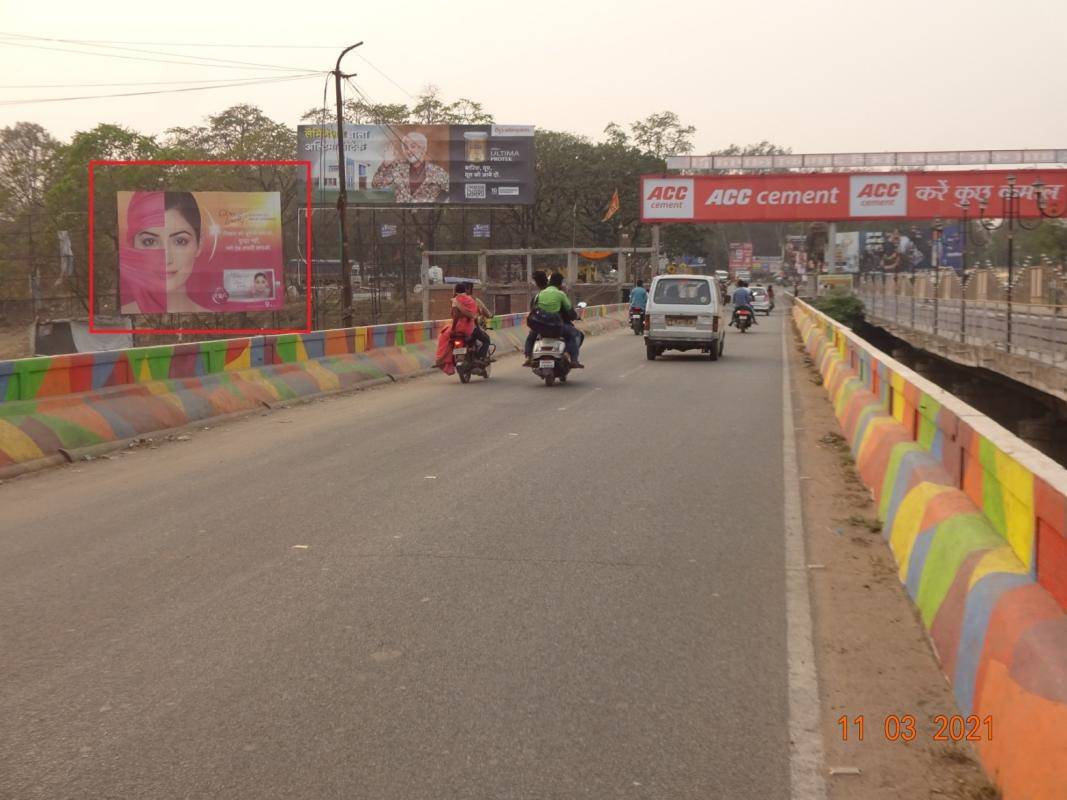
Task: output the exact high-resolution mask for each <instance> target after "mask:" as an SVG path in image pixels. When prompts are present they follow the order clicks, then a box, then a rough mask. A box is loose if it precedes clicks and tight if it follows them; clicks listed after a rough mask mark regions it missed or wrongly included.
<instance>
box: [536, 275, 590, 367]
mask: <svg viewBox="0 0 1067 800" xmlns="http://www.w3.org/2000/svg"><path fill="white" fill-rule="evenodd" d="M562 287H563V275H562V274H560V273H559V272H554V273H553V274H552V277H551V278H549V280H548V287H547V288H545V289H542V290H541V291H540V292H538V293H537V299H536V301H535V302H536V304H537V307H538V308H539V309H541V310H542V311H546V312H548V313H550V314H559V315H560V317H562V318H563V325H562V328H563V339H564V341H565V342H566V355H567V356H568V358H569V359H570V362H571V368H572V369H584V368H585V365H584V364H582V363H581V362H579V361H578V352H579V349H580V348H581V344H582V341H581V340H582V338H583V337H582V335H581V334H580V333H579V332H578V329H577V328H575V327H574V325H572V324H571V322H572V321H573V320H575V319H577V318H578V315H577V314H576V313H575V311H574V305H573V304H572V303H571V299H570V298H569V297H567V294H566V292H564V291H563V288H562Z"/></svg>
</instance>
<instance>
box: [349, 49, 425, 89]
mask: <svg viewBox="0 0 1067 800" xmlns="http://www.w3.org/2000/svg"><path fill="white" fill-rule="evenodd" d="M356 55H357V56H359V57H360V58H362V59H363V60H364V61H365V62H367V65H368V66H369V67H370V68H371V69H373V70H374V71H375V72H377V73H378V74H379V75H381V76H382V77H383V78H385V79H386V80H387V81H389V83H391V84H393V86H395V87H396V88H397V89H399V90H400V91H402V92H403V93H404V94H406V95H407V96H408V97H410V98H411V99H412V100H414V99H415V95H413V94H412V93H411V92H409V91H408V90H407V89H405V88H404V87H403V86H401V85H400V84H399V83H397V82H396V81H394V80H393V79H392V78H390V77H389V76H388V75H386V74H385V72H383V71H382V70H381V69H379V68H378V67H377V66H375V65H374V63H373V62H371V60H370V59H369V58H367V57H366V56H365V55H363V54H362V53H356Z"/></svg>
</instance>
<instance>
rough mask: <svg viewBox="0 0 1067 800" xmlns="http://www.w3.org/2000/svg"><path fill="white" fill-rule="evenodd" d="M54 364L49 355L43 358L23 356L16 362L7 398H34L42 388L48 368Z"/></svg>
mask: <svg viewBox="0 0 1067 800" xmlns="http://www.w3.org/2000/svg"><path fill="white" fill-rule="evenodd" d="M51 365H52V359H51V358H50V357H48V356H42V357H41V358H23V359H19V360H18V361H16V362H15V372H14V374H13V375H12V376H11V379H10V380H9V381H8V384H7V393H6V394H7V397H6V398H5V399H6V400H32V399H33V398H35V397H36V396H37V392H39V391H40V390H41V384H43V383H44V377H45V375H47V374H48V368H49V367H50V366H51Z"/></svg>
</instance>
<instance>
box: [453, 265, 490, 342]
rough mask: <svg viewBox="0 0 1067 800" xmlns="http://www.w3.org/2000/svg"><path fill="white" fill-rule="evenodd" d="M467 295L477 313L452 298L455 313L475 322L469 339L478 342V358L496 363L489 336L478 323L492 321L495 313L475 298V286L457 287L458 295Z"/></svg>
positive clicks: (462, 285) (469, 284) (467, 283)
mask: <svg viewBox="0 0 1067 800" xmlns="http://www.w3.org/2000/svg"><path fill="white" fill-rule="evenodd" d="M461 294H466V295H469V296H470V299H471V300H473V301H474V308H475V309H476V310H475V311H473V312H472V311H470V310H469V309H468V308H467V307H466V306H465V305H464V304H462V303H460V302H457V300H456V298H452V309H453V313H458V314H461V315H462V316H464V317H467V318H468V319H472V320H474V328H473V330H471V332H470V336H469V339H470V340H471V341H472V342H477V344H478V353H477V357H478V358H481V359H485V360H488V361H495V360H496V359H494V358H491V357H490V356H489V345H490V344H491V342H490V339H489V334H488V333H486V332H485V328H483V327H482V326H481V325H479V324H478V323H479V322H480V321H484V320H488V319H491V318H492V316H493V312H491V311H490V310H489V309H488V308H487V307H486V305H485V303H483V302H482V301H481V300H479V299H478V298H477V297H475V296H474V284H473V283H470V282H469V281H468V282H464V283H459V284H457V285H456V295H457V296H458V295H461Z"/></svg>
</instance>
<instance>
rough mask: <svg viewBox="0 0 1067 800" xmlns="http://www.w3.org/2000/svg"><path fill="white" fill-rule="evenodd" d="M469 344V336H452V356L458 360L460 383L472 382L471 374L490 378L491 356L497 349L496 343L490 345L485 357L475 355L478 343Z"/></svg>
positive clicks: (457, 372)
mask: <svg viewBox="0 0 1067 800" xmlns="http://www.w3.org/2000/svg"><path fill="white" fill-rule="evenodd" d="M469 344H470V346H468V342H467V337H466V336H463V335H462V334H456V335H455V336H453V337H452V358H453V359H454V360H455V362H456V374H457V375H458V376H459V382H460V383H470V382H471V375H481V376H482V377H483V378H485V379H486V380H489V372H490V357H491V356H492V355H493V353H494V352H495V351H496V345H495V344H490V345H489V352H488V354H487V355H486V357H485V358H479V357H478V356H477V355H475V352H476V351H477V349H478V348H477V343H476V342H471V343H469Z"/></svg>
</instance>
